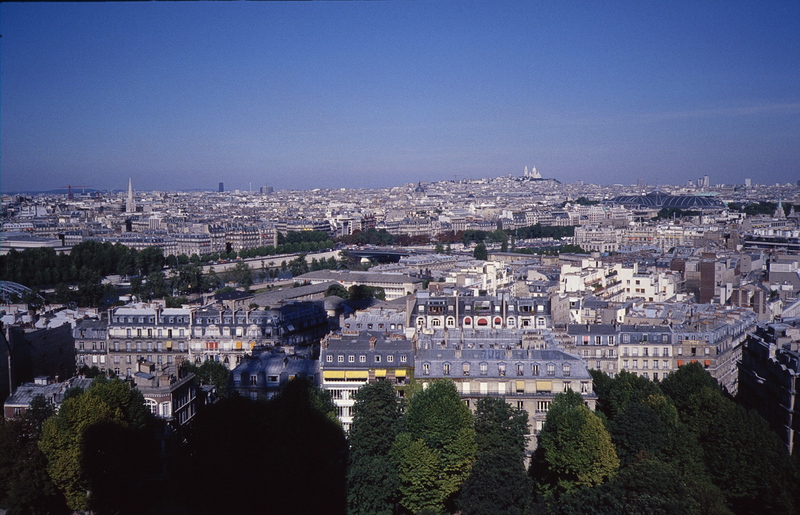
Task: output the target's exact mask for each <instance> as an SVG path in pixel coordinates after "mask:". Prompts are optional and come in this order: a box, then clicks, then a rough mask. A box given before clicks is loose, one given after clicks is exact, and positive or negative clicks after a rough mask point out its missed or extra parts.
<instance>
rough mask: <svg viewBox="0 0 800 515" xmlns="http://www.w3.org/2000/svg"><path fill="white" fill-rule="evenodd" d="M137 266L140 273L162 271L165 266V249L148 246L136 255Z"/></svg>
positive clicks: (146, 273)
mask: <svg viewBox="0 0 800 515" xmlns="http://www.w3.org/2000/svg"><path fill="white" fill-rule="evenodd" d="M136 267H137V268H138V269H139V274H140V275H148V274H151V273H153V272H160V271H161V269H162V268H164V251H163V250H161V248H160V247H147V248H146V249H143V250H142V251H141V252H139V254H138V255H137V256H136Z"/></svg>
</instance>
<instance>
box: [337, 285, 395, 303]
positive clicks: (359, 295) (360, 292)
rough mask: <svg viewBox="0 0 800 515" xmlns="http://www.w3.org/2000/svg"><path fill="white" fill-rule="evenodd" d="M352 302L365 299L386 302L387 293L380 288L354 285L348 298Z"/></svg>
mask: <svg viewBox="0 0 800 515" xmlns="http://www.w3.org/2000/svg"><path fill="white" fill-rule="evenodd" d="M347 298H349V299H350V300H364V299H378V300H386V291H385V290H384V289H383V288H381V287H380V286H365V285H363V284H354V285H353V286H351V287H350V288H349V289H348V297H347Z"/></svg>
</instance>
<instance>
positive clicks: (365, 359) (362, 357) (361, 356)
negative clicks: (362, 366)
mask: <svg viewBox="0 0 800 515" xmlns="http://www.w3.org/2000/svg"><path fill="white" fill-rule="evenodd" d="M358 362H359V363H366V362H367V357H366V356H365V355H364V354H362V355H360V356H359V357H358Z"/></svg>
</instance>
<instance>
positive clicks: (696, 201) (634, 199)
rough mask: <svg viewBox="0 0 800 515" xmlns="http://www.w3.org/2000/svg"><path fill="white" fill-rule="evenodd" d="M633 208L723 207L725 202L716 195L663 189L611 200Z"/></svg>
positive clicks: (613, 202)
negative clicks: (681, 192)
mask: <svg viewBox="0 0 800 515" xmlns="http://www.w3.org/2000/svg"><path fill="white" fill-rule="evenodd" d="M610 203H612V204H620V205H623V206H627V207H631V208H645V209H646V208H650V209H661V208H665V207H666V208H670V207H674V208H678V209H723V208H725V204H723V203H722V202H720V201H719V200H718V199H717V198H715V197H710V196H705V195H670V194H669V193H664V192H661V191H651V192H650V193H648V194H647V195H622V196H619V197H615V198H613V199H611V200H610Z"/></svg>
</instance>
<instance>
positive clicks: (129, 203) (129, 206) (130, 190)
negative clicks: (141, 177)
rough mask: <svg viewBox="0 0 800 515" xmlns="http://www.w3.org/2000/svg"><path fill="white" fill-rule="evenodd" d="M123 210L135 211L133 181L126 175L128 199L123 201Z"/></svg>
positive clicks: (127, 211)
mask: <svg viewBox="0 0 800 515" xmlns="http://www.w3.org/2000/svg"><path fill="white" fill-rule="evenodd" d="M125 212H126V213H135V212H136V201H134V200H133V181H132V180H131V178H130V177H128V201H127V202H126V203H125Z"/></svg>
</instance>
